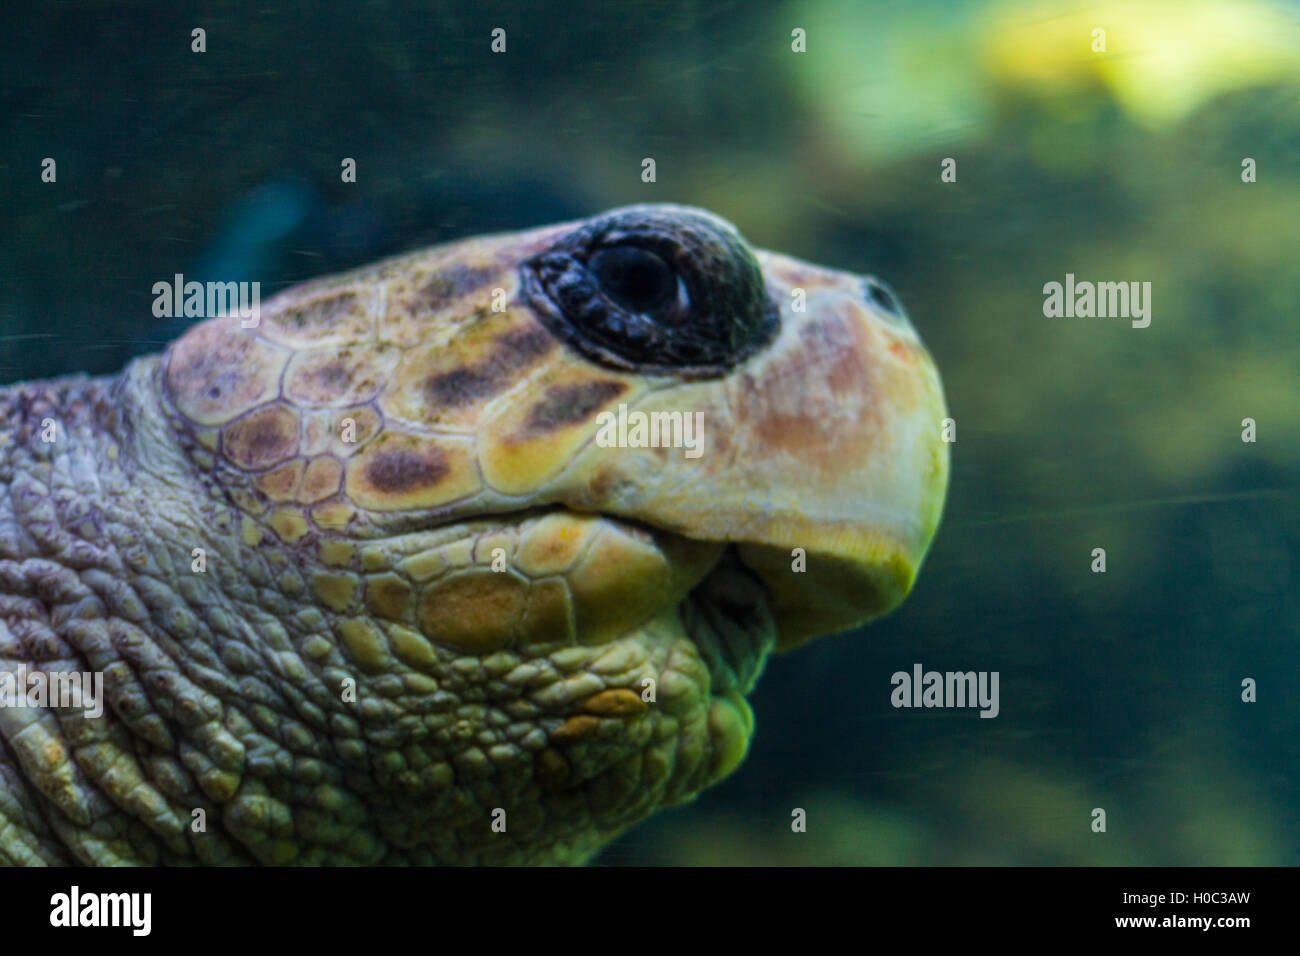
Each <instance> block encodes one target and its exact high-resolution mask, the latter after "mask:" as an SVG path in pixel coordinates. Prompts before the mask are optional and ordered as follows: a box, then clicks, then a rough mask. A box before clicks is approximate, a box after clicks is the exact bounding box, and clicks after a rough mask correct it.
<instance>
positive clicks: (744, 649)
mask: <svg viewBox="0 0 1300 956" xmlns="http://www.w3.org/2000/svg"><path fill="white" fill-rule="evenodd" d="M678 613H679V615H680V617H681V621H682V627H683V628H684V629H685V631H686V636H687V637H689V638H690V639H691V641H692V642H693V643H694V644H695V646H696V649H697V650H698V651H699V654H700V658H701V660H703V661H704V664H705V666H706V667H707V668H708V670H709V676H710V677H711V679H712V688H713V693H714V694H720V693H723V694H725V693H728V692H732V691H735V692H738V693H740V694H747V693H749V691H750V689H751V688H752V687H753V686H754V684H755V682H756V681H757V680H758V678H759V676H760V674H761V673H762V671H763V664H764V663H765V662H766V660H767V657H768V655H769V654H770V653H771V651H772V650H773V649H774V648H775V647H776V642H777V625H776V619H775V617H774V616H773V615H772V613H771V611H770V610H769V608H768V601H767V590H766V588H764V586H763V585H762V583H760V581H759V579H758V576H757V575H755V574H754V572H753V571H751V570H750V569H749V568H747V567H746V566H745V565H744V564H743V563H742V562H741V560H740V555H739V552H738V551H737V548H736V546H735V545H734V544H729V545H727V547H726V549H725V550H724V551H723V553H722V557H721V558H719V560H718V562H717V564H715V565H714V566H713V569H712V570H710V571H709V572H708V573H707V574H706V575H705V576H704V578H703V579H702V580H701V581H700V583H699V584H697V585H696V586H695V587H694V588H692V589H691V591H690V593H689V594H687V596H686V598H685V599H684V600H683V601H682V602H681V604H680V605H679V606H678Z"/></svg>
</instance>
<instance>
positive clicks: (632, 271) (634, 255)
mask: <svg viewBox="0 0 1300 956" xmlns="http://www.w3.org/2000/svg"><path fill="white" fill-rule="evenodd" d="M587 268H588V269H590V270H591V272H592V274H593V275H595V276H596V279H597V280H598V281H599V282H600V286H601V289H602V290H603V291H604V292H605V294H606V295H608V296H609V297H610V298H611V299H613V300H614V301H615V302H617V303H618V304H619V305H621V306H622V307H623V308H625V309H627V310H628V311H629V312H652V311H654V310H655V309H656V308H658V307H659V306H661V305H664V304H665V303H667V302H670V301H672V299H673V298H674V297H675V296H676V293H677V277H676V276H675V275H673V270H672V269H671V268H670V267H669V266H668V263H666V262H664V261H663V259H661V258H659V256H657V255H655V254H654V253H653V252H650V251H649V250H648V249H642V248H640V247H638V246H614V247H613V248H610V249H601V250H599V251H598V252H596V253H595V254H593V255H592V257H591V259H590V260H589V261H588V262H587Z"/></svg>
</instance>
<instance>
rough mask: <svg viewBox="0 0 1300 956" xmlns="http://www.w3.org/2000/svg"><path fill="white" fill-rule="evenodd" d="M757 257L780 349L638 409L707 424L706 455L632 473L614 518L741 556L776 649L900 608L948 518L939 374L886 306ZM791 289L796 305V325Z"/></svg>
mask: <svg viewBox="0 0 1300 956" xmlns="http://www.w3.org/2000/svg"><path fill="white" fill-rule="evenodd" d="M758 255H759V259H760V262H761V263H762V266H763V271H764V274H765V276H766V278H767V281H768V283H769V294H770V295H771V296H772V298H773V300H774V301H775V302H776V303H778V305H779V306H780V308H781V331H780V334H779V336H778V337H777V338H776V340H775V341H774V342H773V343H772V344H771V345H770V346H769V347H768V348H767V349H765V350H764V351H763V352H761V353H760V354H758V355H755V356H753V357H751V358H750V359H748V360H747V361H746V362H744V363H743V364H742V365H740V366H739V367H738V368H737V369H736V370H735V371H734V372H733V373H732V374H730V375H728V376H727V377H726V378H724V379H721V380H719V381H715V382H707V383H705V382H701V383H692V384H689V385H683V386H681V387H678V388H675V389H671V390H666V391H661V392H658V393H656V394H654V395H653V396H651V397H650V398H649V399H647V401H646V403H644V404H646V407H653V408H669V409H680V410H682V411H683V412H684V413H689V412H690V411H692V410H700V409H703V410H704V415H703V419H702V420H703V421H704V422H705V440H704V443H703V449H702V453H701V454H700V455H699V457H698V458H697V459H695V460H693V461H685V460H682V459H680V458H676V459H674V458H666V459H659V460H657V461H653V462H652V461H648V460H647V461H641V462H640V463H639V465H637V466H633V465H631V464H630V463H629V465H628V467H627V469H626V470H625V471H624V472H623V479H625V483H624V484H623V485H622V486H621V487H622V488H623V489H624V496H623V500H622V501H620V502H617V503H616V504H615V506H614V507H613V508H612V510H615V511H618V512H621V513H624V514H628V515H631V516H633V517H636V518H638V519H641V520H644V521H647V522H649V523H651V524H653V525H656V526H658V527H662V528H665V529H667V530H671V531H674V532H676V533H678V534H682V535H686V536H689V537H693V538H703V539H708V540H713V541H723V542H728V543H732V544H734V545H736V548H737V553H738V555H739V557H740V559H741V561H742V563H744V564H745V565H746V566H748V567H749V568H750V569H751V570H752V571H753V572H755V574H756V575H757V576H758V577H759V579H760V581H761V582H762V584H763V586H764V587H765V589H766V591H767V594H768V602H769V607H770V610H771V611H772V613H773V615H774V616H775V619H776V623H777V629H778V635H779V636H778V647H779V648H781V649H786V648H791V647H794V646H797V645H798V644H801V643H802V642H804V641H806V640H807V639H809V638H811V637H814V636H816V635H819V634H827V633H832V632H835V631H839V630H844V629H846V628H849V627H853V626H856V625H858V624H861V623H863V622H865V621H867V620H870V619H871V618H874V617H877V616H879V615H881V614H884V613H885V612H887V611H889V610H891V609H893V608H894V607H896V606H897V605H898V604H899V603H900V602H901V601H902V600H903V598H904V597H905V596H906V595H907V593H908V591H909V590H910V589H911V586H912V582H913V580H914V579H915V578H916V575H917V572H918V570H919V568H920V565H921V562H922V559H923V558H924V556H925V553H926V550H927V548H928V547H929V544H930V540H931V538H932V537H933V536H934V533H935V529H936V528H937V526H938V524H939V518H940V515H941V513H942V510H943V501H944V496H945V493H946V490H947V483H948V444H947V442H946V441H944V429H945V424H946V422H945V419H946V417H947V411H946V408H945V405H944V398H943V389H942V386H941V384H940V381H939V375H938V372H937V371H936V369H935V366H934V362H933V361H932V359H931V358H930V355H929V354H928V352H927V351H926V349H925V347H924V346H923V345H922V344H921V342H920V340H919V339H918V337H917V335H916V332H915V331H914V330H913V329H912V326H911V325H910V323H908V321H907V320H906V318H905V317H904V316H903V315H902V314H901V309H899V308H898V307H897V304H896V300H894V299H893V298H892V295H882V293H881V291H880V288H879V285H878V284H873V283H872V282H871V281H870V280H867V281H865V282H864V280H863V279H862V278H861V277H858V276H850V275H848V274H846V273H840V272H831V271H828V270H822V269H818V268H816V267H813V266H810V265H808V264H806V263H802V262H798V261H796V260H792V259H789V258H787V257H784V256H777V255H774V254H770V253H762V252H760V253H759V254H758ZM795 289H802V290H803V291H804V294H805V297H806V300H805V304H806V308H804V309H801V310H799V311H796V310H795V309H794V308H793V305H792V303H793V302H794V301H795V300H796V297H795V296H794V295H792V292H793V291H794V290H795ZM891 306H892V308H890V307H891ZM710 425H712V427H709V426H710ZM647 476H650V477H647ZM610 504H611V503H610V502H609V501H605V502H602V507H606V508H610Z"/></svg>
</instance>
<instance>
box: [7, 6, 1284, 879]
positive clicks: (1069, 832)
mask: <svg viewBox="0 0 1300 956" xmlns="http://www.w3.org/2000/svg"><path fill="white" fill-rule="evenodd" d="M30 7H31V9H25V10H23V11H21V12H17V13H13V14H11V15H10V19H9V22H8V23H7V28H6V30H5V31H3V32H2V33H0V76H3V83H2V84H0V96H3V101H4V102H3V106H2V107H0V144H3V147H2V148H0V222H2V223H3V225H0V382H3V383H9V382H15V381H21V380H24V379H30V378H40V377H49V376H55V375H60V374H65V373H71V372H89V373H95V374H99V373H110V372H114V371H116V370H118V369H119V368H121V366H122V365H123V364H125V362H127V361H128V360H129V359H130V358H131V357H132V356H133V355H137V354H142V353H145V352H150V351H156V350H158V349H160V348H161V347H162V346H163V345H165V344H166V342H167V341H169V340H170V339H171V338H172V337H174V335H175V334H176V333H177V332H178V331H179V328H180V326H179V325H168V324H165V323H163V324H160V323H159V321H158V320H155V319H154V318H153V316H152V314H151V306H152V302H153V292H152V287H153V284H154V283H155V282H157V281H159V280H160V279H161V280H169V279H170V277H171V276H172V275H173V274H174V273H177V272H181V273H184V274H185V275H186V278H187V279H188V278H194V279H199V280H205V279H209V278H219V279H221V280H227V281H228V280H259V281H260V282H261V283H262V290H263V295H264V296H269V295H270V294H271V293H272V292H274V291H277V290H279V289H281V288H284V287H286V286H288V285H291V284H293V283H295V282H297V281H300V280H302V279H305V278H308V277H311V276H316V275H321V274H325V273H329V272H332V271H337V270H339V269H343V268H348V267H351V266H355V265H360V264H363V263H365V262H368V261H370V260H373V259H375V258H377V257H380V256H383V255H388V254H392V253H395V252H400V251H403V250H407V249H413V248H418V247H420V246H422V245H429V244H433V243H436V242H440V241H444V240H449V239H454V238H458V237H461V236H468V235H473V234H477V233H482V232H486V231H492V230H503V229H516V228H524V227H528V226H534V225H540V224H544V223H549V222H554V221H560V220H563V219H570V218H578V217H584V216H588V215H593V214H595V213H598V212H601V211H603V210H605V209H607V208H610V207H613V206H618V205H624V204H628V203H635V202H680V203H689V204H695V205H700V206H704V207H707V208H709V209H711V210H713V211H715V212H717V213H718V214H720V215H722V216H724V217H725V218H727V219H729V220H731V221H732V222H734V223H735V224H736V225H737V226H738V227H739V229H740V230H741V232H742V233H743V234H744V235H745V236H746V238H747V239H748V240H749V241H750V242H751V243H753V244H754V245H756V246H760V247H765V248H770V249H774V250H778V251H781V252H785V253H788V254H791V255H795V256H799V257H801V258H806V259H809V260H812V261H814V262H818V263H820V264H824V265H826V266H830V267H834V268H839V269H846V270H852V271H857V272H863V273H870V274H874V275H877V276H879V277H880V278H882V279H884V280H885V281H886V282H888V283H889V284H890V285H891V286H892V287H893V288H894V290H895V291H896V292H897V293H898V295H899V297H900V298H901V300H902V302H903V304H904V306H905V307H906V308H907V310H908V312H909V314H910V316H911V318H912V321H913V323H914V324H915V326H916V327H917V329H918V331H919V332H920V334H921V336H922V337H923V339H924V340H925V342H926V344H927V345H928V347H929V349H930V350H931V352H932V353H933V355H934V357H935V360H936V362H937V364H938V367H939V370H940V372H941V374H942V376H943V380H944V385H945V389H946V393H947V397H948V402H949V408H950V414H951V415H952V417H953V419H954V420H955V422H956V438H957V441H956V442H955V444H953V445H952V446H951V448H952V478H951V485H950V490H949V498H948V504H947V508H946V512H945V518H944V522H943V524H942V526H941V527H940V530H939V533H938V536H937V538H936V540H935V543H934V545H933V547H932V549H931V552H930V555H929V557H928V559H927V561H926V564H925V565H924V567H923V569H922V571H921V574H920V577H919V579H918V582H917V586H916V588H915V590H914V592H913V593H912V595H911V597H910V598H909V599H908V601H907V602H906V603H905V604H904V605H903V607H902V608H901V609H900V610H899V611H897V612H896V613H894V614H893V615H891V616H890V617H888V618H886V619H884V620H881V621H878V622H875V623H874V624H872V625H870V626H868V627H866V628H864V629H862V630H860V631H858V632H854V633H849V634H843V635H839V636H835V637H827V638H823V639H821V640H819V641H815V642H813V643H811V644H809V645H807V646H806V647H804V648H803V649H801V650H799V651H797V652H795V653H792V654H789V655H785V656H781V657H777V658H774V659H773V660H772V661H771V662H770V663H769V665H768V667H767V670H766V673H765V675H764V677H763V678H762V680H761V681H760V682H759V684H758V687H757V690H756V692H755V693H754V694H753V695H752V698H751V700H752V703H753V706H754V710H755V714H756V718H757V733H756V736H755V738H754V743H753V746H752V749H751V752H750V756H749V758H748V760H747V761H746V762H745V763H744V764H743V765H742V767H741V768H740V769H739V770H738V771H737V772H736V773H735V775H734V776H732V777H731V778H730V779H729V780H727V781H725V782H724V783H722V784H721V785H719V786H717V787H715V788H713V789H712V790H709V791H706V792H705V793H704V794H702V795H701V796H700V797H699V798H698V799H697V800H696V801H695V802H694V803H692V804H690V805H689V806H686V807H683V808H679V809H674V810H671V811H667V812H664V813H661V814H659V815H658V816H656V817H654V818H652V819H651V820H650V821H649V822H647V823H645V824H643V825H641V826H640V827H638V828H636V829H635V830H633V831H631V832H629V833H628V834H627V835H625V836H624V837H623V838H622V839H620V840H619V841H617V842H616V843H614V844H613V845H611V846H610V847H609V848H608V849H607V850H606V851H605V852H604V853H603V854H602V855H601V856H600V857H599V858H598V859H597V861H596V862H597V863H598V864H605V865H620V864H818V863H824V864H944V863H952V864H1175V865H1176V864H1224V865H1228V864H1291V865H1294V864H1297V863H1300V733H1298V732H1297V731H1298V729H1300V653H1298V652H1300V593H1298V592H1300V588H1298V586H1297V585H1298V583H1300V323H1298V321H1297V303H1298V302H1300V4H1297V3H1295V2H1266V0H1144V2H1141V3H1125V2H1096V3H1086V4H1084V3H1074V2H1057V3H1046V2H1012V0H970V2H937V0H930V2H912V3H908V4H899V3H892V2H880V3H875V2H865V0H808V2H755V0H746V2H739V0H733V2H717V3H705V2H675V3H667V2H664V3H657V2H644V3H610V2H607V0H606V2H572V3H565V4H539V3H535V2H531V3H522V2H498V3H491V4H472V3H438V2H431V3H422V4H417V3H410V4H407V3H398V2H384V0H372V2H358V0H353V2H349V3H342V2H334V0H330V2H322V3H315V4H310V5H306V4H304V5H296V4H276V3H268V2H259V3H219V2H218V3H206V4H202V5H192V6H191V5H188V4H185V3H168V2H161V0H160V2H148V3H146V2H130V0H127V2H103V0H91V2H81V3H43V4H39V5H37V4H32V5H30ZM195 27H202V28H203V29H204V30H206V35H207V52H206V53H203V54H196V53H193V52H191V49H190V44H191V30H192V29H194V28H195ZM497 27H501V28H504V29H505V30H506V36H507V52H506V53H504V54H498V55H494V54H492V53H491V52H490V44H491V31H492V30H493V29H494V28H497ZM796 29H797V30H802V31H804V35H805V37H806V52H802V53H798V52H795V51H794V50H793V49H792V45H795V40H794V39H793V38H792V31H795V30H796ZM1097 29H1101V30H1104V38H1105V50H1104V51H1095V50H1094V49H1093V47H1094V45H1095V40H1096V35H1095V33H1094V31H1095V30H1097ZM47 156H49V157H56V158H57V161H58V180H57V183H54V184H47V183H42V182H41V178H40V168H41V167H40V164H41V161H42V159H43V158H44V157H47ZM345 156H346V157H353V158H355V159H356V161H357V182H356V183H343V182H341V181H340V175H339V172H340V162H341V160H342V158H343V157H345ZM645 157H653V158H654V160H655V162H656V166H657V181H656V182H654V183H646V182H643V181H642V178H641V170H642V166H641V163H642V160H643V159H644V158H645ZM945 158H951V159H954V160H955V161H956V164H955V171H956V181H955V182H944V181H943V180H942V178H941V172H942V168H941V163H942V161H943V160H944V159H945ZM1246 159H1250V160H1253V161H1254V162H1253V164H1249V165H1251V167H1252V168H1253V170H1254V176H1253V178H1254V181H1253V182H1246V181H1243V172H1244V171H1245V167H1244V166H1243V162H1244V161H1245V160H1246ZM1067 273H1069V274H1073V275H1074V276H1076V277H1077V278H1078V279H1079V280H1090V281H1123V282H1128V281H1137V282H1150V283H1151V290H1152V291H1151V300H1150V305H1151V322H1150V325H1149V326H1148V327H1146V328H1134V327H1133V326H1132V325H1131V323H1130V322H1129V321H1127V320H1124V319H1100V318H1059V317H1057V318H1049V317H1046V316H1045V315H1044V290H1043V287H1044V285H1045V284H1046V283H1049V282H1064V281H1065V276H1066V274H1067ZM1247 418H1249V419H1253V420H1254V422H1255V425H1256V436H1255V437H1256V440H1255V441H1254V442H1245V441H1243V440H1242V432H1243V420H1244V419H1247ZM1095 548H1104V549H1105V552H1106V563H1107V566H1106V571H1105V573H1094V572H1093V570H1092V565H1093V561H1094V557H1093V549H1095ZM917 663H920V664H922V665H923V666H924V667H925V668H926V669H935V670H940V671H948V670H963V671H964V670H976V671H997V672H999V674H1000V713H999V714H998V716H997V717H996V719H991V720H988V719H980V718H979V716H978V713H977V712H976V711H975V710H941V709H935V710H926V709H919V710H918V709H895V708H894V707H892V706H891V704H890V694H891V691H892V685H891V682H890V678H891V675H892V674H893V673H894V672H896V671H900V670H901V671H909V672H910V671H911V669H912V667H913V665H914V664H917ZM1248 678H1249V679H1253V680H1254V681H1255V682H1256V683H1257V694H1258V699H1257V701H1255V702H1251V703H1248V702H1244V701H1243V699H1242V694H1243V688H1242V682H1243V681H1244V680H1246V679H1248ZM795 808H803V809H805V810H806V811H807V831H806V832H804V833H795V832H792V829H791V814H792V811H793V810H794V809H795ZM1094 808H1103V809H1105V811H1106V820H1107V827H1106V832H1104V833H1096V832H1093V829H1092V822H1093V810H1094Z"/></svg>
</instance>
